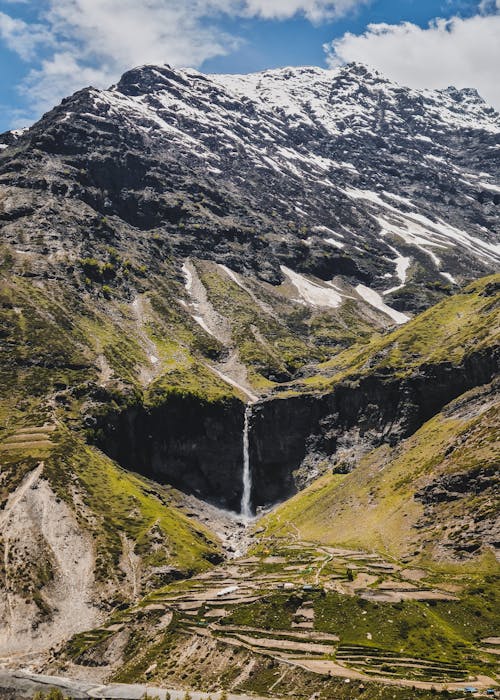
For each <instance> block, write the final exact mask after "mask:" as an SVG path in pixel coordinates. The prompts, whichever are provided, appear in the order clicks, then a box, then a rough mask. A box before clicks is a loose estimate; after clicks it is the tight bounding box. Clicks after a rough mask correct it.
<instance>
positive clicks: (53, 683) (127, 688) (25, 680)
mask: <svg viewBox="0 0 500 700" xmlns="http://www.w3.org/2000/svg"><path fill="white" fill-rule="evenodd" d="M0 688H4V689H11V690H14V691H16V696H17V697H19V698H24V697H25V698H32V697H33V695H34V693H35V692H36V691H37V690H42V691H43V692H46V691H47V689H48V688H60V689H61V690H62V691H63V693H67V692H68V691H70V693H71V695H72V697H74V698H77V699H81V700H83V699H84V698H99V699H100V698H103V699H104V698H109V699H110V700H113V699H115V698H116V700H141V698H143V697H144V695H146V694H147V695H149V697H154V696H158V697H159V698H160V700H166V697H167V693H168V695H169V697H170V698H171V700H184V698H185V695H186V691H185V690H179V689H176V688H159V687H155V686H151V685H147V684H130V685H129V684H125V683H116V684H114V685H97V684H95V683H90V682H86V681H79V680H73V679H71V678H63V677H60V676H43V675H38V674H32V673H27V672H23V671H18V672H11V673H9V672H6V671H2V670H1V669H0ZM189 694H190V696H191V698H192V700H208V698H211V699H212V700H219V698H220V696H221V693H199V692H194V691H193V692H190V693H189ZM227 697H228V700H264V698H260V697H259V696H256V695H252V696H251V697H250V696H248V695H234V694H232V693H230V694H228V695H227ZM265 700H269V698H266V699H265Z"/></svg>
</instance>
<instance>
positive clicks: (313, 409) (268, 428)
mask: <svg viewBox="0 0 500 700" xmlns="http://www.w3.org/2000/svg"><path fill="white" fill-rule="evenodd" d="M498 364H499V353H498V350H497V351H491V350H490V351H480V352H476V353H474V354H472V355H470V356H469V357H468V358H466V359H464V361H463V364H462V365H460V366H454V365H452V364H451V363H444V364H439V365H422V366H420V367H419V369H418V370H417V371H416V372H415V373H413V374H412V375H411V376H407V377H399V376H397V375H396V374H394V373H393V372H390V373H388V374H383V373H380V372H377V373H374V374H371V375H369V376H367V377H362V378H359V379H357V380H351V381H346V382H342V383H339V384H337V385H336V386H335V387H334V388H333V390H332V391H331V392H330V393H328V394H303V395H298V396H293V397H288V398H279V397H270V398H268V399H265V400H263V401H260V402H259V403H257V404H255V405H254V406H253V407H252V414H251V417H250V431H249V453H250V467H251V474H252V494H251V503H252V507H253V508H256V507H258V506H262V505H267V504H271V503H276V502H278V501H281V500H284V499H285V498H287V497H288V496H290V495H292V494H293V493H295V492H296V491H297V490H298V489H299V488H300V487H301V486H302V485H303V484H304V483H305V481H307V479H308V478H310V477H311V476H313V475H314V474H315V473H317V471H318V470H319V469H321V464H323V465H324V464H327V465H329V464H333V463H334V461H335V458H336V456H337V458H339V459H341V458H342V456H343V455H345V454H351V455H352V454H354V455H359V454H360V453H362V452H365V451H366V450H368V449H370V448H371V447H374V446H376V445H380V444H381V443H384V442H387V443H389V444H396V443H397V442H398V441H399V440H401V439H403V438H405V437H408V436H409V435H411V434H412V433H414V432H415V431H416V430H417V429H418V428H419V427H420V426H421V425H422V424H423V423H424V422H425V421H427V420H429V419H430V418H431V417H432V416H433V415H435V414H436V413H437V412H438V411H440V410H441V409H442V408H443V406H445V405H446V404H447V403H449V402H450V401H452V400H453V399H455V398H456V397H458V396H460V395H461V394H462V393H464V392H465V391H468V390H469V389H472V388H474V387H475V386H480V385H482V384H486V383H488V382H490V381H491V379H492V378H493V377H494V376H495V374H496V372H497V371H498ZM243 426H244V404H243V403H242V402H240V401H239V400H238V399H233V400H226V401H220V402H208V401H203V400H201V399H199V398H197V397H194V396H171V397H169V398H167V399H166V400H165V402H164V403H163V404H162V405H160V406H158V407H155V408H149V409H146V408H145V407H142V406H135V407H132V408H128V409H126V410H124V411H122V412H117V413H113V414H108V415H107V416H106V417H105V418H101V419H100V420H99V424H98V426H97V427H98V431H97V432H96V435H98V436H99V437H98V439H97V442H98V444H99V446H100V447H101V448H102V449H103V450H104V451H105V452H106V453H107V454H108V455H110V456H111V457H112V458H114V459H116V460H117V461H118V462H119V463H120V464H121V465H123V466H124V467H126V468H128V469H133V470H135V471H139V472H141V473H143V474H145V475H147V476H149V477H151V478H153V479H155V480H156V481H159V482H161V483H168V484H172V485H173V486H175V487H177V488H179V489H182V490H183V491H186V492H188V493H194V494H196V495H197V496H199V497H200V498H203V499H206V500H208V501H210V502H213V503H215V504H217V505H220V506H221V507H224V508H228V509H231V510H236V511H239V508H240V504H241V496H242V481H243V479H242V474H243ZM354 461H355V460H354ZM350 466H353V465H349V464H348V465H347V468H349V467H350Z"/></svg>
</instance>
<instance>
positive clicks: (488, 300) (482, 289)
mask: <svg viewBox="0 0 500 700" xmlns="http://www.w3.org/2000/svg"><path fill="white" fill-rule="evenodd" d="M499 335H500V274H497V275H490V276H489V277H484V278H482V279H480V280H477V281H476V282H474V283H472V284H470V285H469V286H467V287H465V288H464V289H463V290H461V291H459V292H457V293H456V294H454V295H453V296H451V297H449V298H446V299H444V300H442V301H441V302H439V303H438V304H436V305H435V306H432V307H431V308H429V309H427V311H424V312H423V313H421V314H419V315H418V316H416V317H415V318H413V319H412V320H411V321H409V322H408V323H406V324H404V325H403V326H401V328H398V329H397V330H395V331H392V332H389V333H386V334H385V335H382V336H380V335H374V336H373V337H372V340H371V341H369V342H367V343H364V344H363V345H358V344H355V345H353V346H352V347H351V348H349V349H348V350H346V351H344V352H341V353H339V354H337V355H335V357H333V358H332V359H330V360H329V361H327V362H325V363H322V364H319V365H316V366H315V367H314V368H313V369H312V370H311V372H310V373H309V374H310V376H308V377H307V378H305V379H300V380H297V382H295V383H294V384H293V385H292V387H291V388H293V389H294V390H303V389H305V388H312V389H315V390H329V389H331V388H332V386H334V385H335V384H336V383H338V382H339V381H342V380H357V379H360V378H362V377H366V376H369V375H370V374H376V373H377V374H386V375H391V374H393V375H396V376H398V377H407V376H410V375H411V374H412V373H414V372H415V371H418V368H419V367H421V366H429V365H438V364H451V365H461V364H462V363H463V362H464V360H466V359H467V358H468V357H470V356H471V355H472V354H476V353H480V352H481V351H489V350H491V349H493V350H494V349H495V348H498V338H499Z"/></svg>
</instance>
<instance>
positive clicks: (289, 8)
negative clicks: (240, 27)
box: [244, 0, 368, 22]
mask: <svg viewBox="0 0 500 700" xmlns="http://www.w3.org/2000/svg"><path fill="white" fill-rule="evenodd" d="M367 2H368V0H335V1H333V2H332V1H330V2H329V1H328V0H246V2H245V3H244V5H245V6H246V7H245V12H246V13H247V14H248V15H251V16H258V17H263V18H266V19H287V18H289V17H293V16H294V15H296V14H299V13H302V14H304V15H305V16H306V17H307V19H309V20H310V21H311V22H320V21H322V20H325V19H334V18H335V17H340V16H342V15H345V14H346V13H347V12H349V11H350V10H352V9H354V8H355V7H358V6H359V5H363V4H367Z"/></svg>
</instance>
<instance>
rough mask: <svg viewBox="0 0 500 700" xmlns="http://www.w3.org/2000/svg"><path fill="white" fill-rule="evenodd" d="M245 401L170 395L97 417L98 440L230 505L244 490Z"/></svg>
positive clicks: (115, 454) (152, 473) (156, 473)
mask: <svg viewBox="0 0 500 700" xmlns="http://www.w3.org/2000/svg"><path fill="white" fill-rule="evenodd" d="M243 420H244V404H243V403H242V402H241V401H239V400H238V399H232V400H225V401H219V402H208V401H203V400H201V399H199V398H197V397H194V396H171V397H169V398H168V399H167V400H166V401H165V402H164V403H163V404H162V405H160V406H158V407H155V408H149V409H147V408H145V407H143V406H134V407H131V408H128V409H126V410H124V411H122V412H119V413H118V412H117V413H112V414H108V415H107V416H106V417H105V418H103V419H100V420H99V424H98V431H97V433H96V435H97V438H96V442H97V444H98V445H99V447H100V448H101V449H102V450H103V451H104V452H106V454H108V455H109V456H110V457H112V458H113V459H115V460H116V461H117V462H118V463H119V464H121V465H122V466H124V467H126V468H127V469H132V470H134V471H137V472H140V473H142V474H145V475H146V476H148V477H151V478H152V479H154V480H155V481H158V482H160V483H166V484H171V485H172V486H175V487H176V488H179V489H181V490H182V491H185V492H187V493H192V494H195V495H196V496H199V497H201V498H203V499H205V500H208V501H210V502H213V503H215V504H217V505H220V506H221V507H224V508H228V509H230V510H239V505H240V501H241V494H242V469H243V443H242V431H243Z"/></svg>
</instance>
